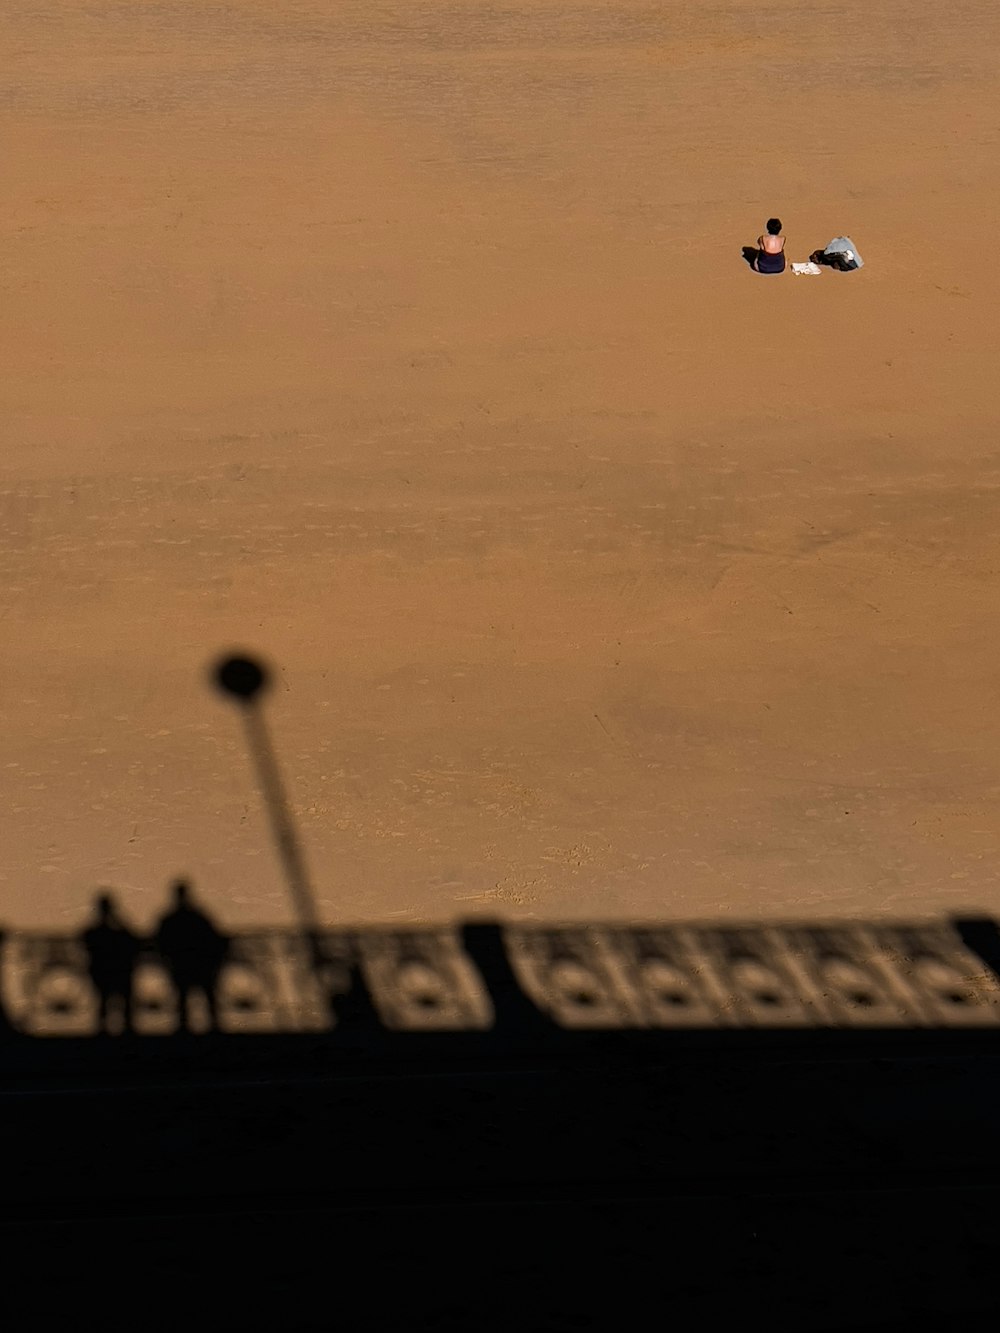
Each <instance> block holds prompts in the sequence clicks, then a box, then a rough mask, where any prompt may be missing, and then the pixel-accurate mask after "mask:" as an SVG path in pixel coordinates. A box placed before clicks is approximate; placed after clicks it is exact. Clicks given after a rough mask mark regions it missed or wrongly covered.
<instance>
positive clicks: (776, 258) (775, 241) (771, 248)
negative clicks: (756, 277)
mask: <svg viewBox="0 0 1000 1333" xmlns="http://www.w3.org/2000/svg"><path fill="white" fill-rule="evenodd" d="M784 250H785V238H784V236H782V234H781V219H780V218H768V220H767V228H766V230H765V232H764V234H763V236H758V237H757V259H756V262H755V264H754V268H755V269H756V270H757V272H758V273H783V272H784V271H785V254H784Z"/></svg>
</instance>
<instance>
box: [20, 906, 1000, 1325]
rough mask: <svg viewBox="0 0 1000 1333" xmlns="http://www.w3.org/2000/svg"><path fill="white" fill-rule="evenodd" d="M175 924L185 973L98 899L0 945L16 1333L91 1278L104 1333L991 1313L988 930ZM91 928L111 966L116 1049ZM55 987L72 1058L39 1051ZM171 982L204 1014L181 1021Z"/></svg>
mask: <svg viewBox="0 0 1000 1333" xmlns="http://www.w3.org/2000/svg"><path fill="white" fill-rule="evenodd" d="M178 912H182V913H184V915H182V916H181V917H178V915H177V913H178ZM189 912H196V913H197V920H195V919H194V918H192V917H189V916H188V915H186V914H187V913H189ZM206 920H208V921H210V914H209V913H208V911H207V909H206V908H205V906H204V905H202V904H196V903H195V902H194V901H193V895H192V893H191V891H190V890H185V891H184V892H182V893H180V895H178V890H177V889H176V887H175V888H174V896H173V905H172V906H169V907H168V911H167V913H166V915H165V916H164V918H163V922H164V923H166V922H169V921H173V922H174V923H175V925H176V926H178V927H181V926H182V927H183V930H181V929H179V928H178V930H177V932H176V934H177V939H180V940H181V941H189V940H194V941H196V944H195V956H196V957H199V958H202V957H208V958H210V960H211V963H212V968H213V969H216V964H217V960H218V952H217V948H216V945H215V943H214V942H215V941H217V940H218V939H223V940H225V945H226V957H225V961H224V963H223V965H222V966H221V967H218V968H217V969H216V970H213V971H211V973H210V974H209V973H207V972H205V971H201V970H195V969H193V968H192V967H191V966H190V965H189V964H188V962H187V961H185V962H184V964H183V965H181V967H180V970H179V971H178V964H177V962H176V959H177V957H178V954H179V952H180V950H179V946H177V945H176V942H175V939H174V934H173V932H167V933H166V934H165V933H164V928H163V925H161V926H159V927H158V928H157V929H155V930H154V931H153V933H152V934H151V935H150V937H149V938H148V939H141V938H140V937H138V936H137V935H135V933H134V931H132V930H131V928H129V927H127V925H126V924H125V923H123V922H122V920H121V918H120V916H119V915H118V913H117V911H116V910H114V905H113V902H111V901H110V895H107V894H105V895H104V898H103V899H102V902H101V903H100V904H99V906H98V910H97V915H96V918H95V919H92V921H91V922H89V923H85V924H84V926H83V929H82V930H81V933H80V934H79V935H77V936H65V937H59V936H53V935H28V934H23V933H18V932H11V933H9V934H8V935H7V937H6V940H5V948H4V954H3V969H4V995H5V997H6V998H7V1009H8V1016H9V1020H10V1023H11V1024H12V1025H13V1028H14V1029H15V1030H13V1031H11V1032H10V1033H9V1034H8V1037H7V1039H6V1040H5V1041H4V1042H3V1045H2V1048H0V1061H2V1064H3V1069H4V1077H3V1082H2V1084H0V1104H2V1106H3V1123H4V1127H5V1130H6V1140H7V1142H8V1143H10V1144H13V1145H16V1152H13V1153H12V1154H11V1155H10V1156H9V1158H8V1162H7V1165H6V1168H5V1189H4V1193H3V1204H2V1208H0V1245H2V1247H3V1251H4V1252H5V1254H6V1256H7V1257H8V1259H9V1260H10V1261H11V1262H12V1263H13V1260H14V1256H16V1265H15V1266H16V1272H17V1277H16V1281H15V1283H14V1286H15V1287H16V1288H17V1289H18V1290H19V1291H21V1293H22V1294H23V1295H24V1296H25V1298H26V1299H27V1300H28V1308H29V1310H30V1309H34V1312H35V1323H36V1325H40V1326H45V1319H46V1311H48V1312H49V1313H53V1312H54V1311H55V1309H56V1306H57V1305H58V1304H59V1303H60V1302H65V1306H66V1308H68V1309H71V1308H73V1307H74V1302H79V1300H80V1299H81V1293H85V1292H87V1290H88V1284H91V1283H96V1284H97V1290H98V1291H99V1290H100V1283H101V1282H102V1281H103V1280H106V1279H102V1276H101V1275H102V1273H103V1272H104V1266H105V1265H106V1262H107V1256H108V1254H109V1253H111V1254H113V1255H114V1262H115V1272H116V1277H115V1282H114V1287H113V1290H114V1293H115V1298H116V1299H120V1300H121V1301H122V1302H123V1303H124V1305H125V1306H127V1310H128V1312H127V1314H125V1315H123V1316H122V1318H121V1320H120V1322H117V1323H116V1322H115V1318H114V1317H113V1315H114V1310H113V1308H112V1307H111V1306H107V1305H105V1307H103V1308H105V1309H106V1311H107V1317H106V1318H105V1317H102V1327H128V1326H129V1320H134V1319H135V1302H136V1301H138V1302H139V1305H140V1308H141V1309H142V1311H143V1313H142V1323H143V1326H144V1327H151V1328H170V1327H178V1326H181V1325H183V1326H188V1327H191V1326H193V1327H208V1326H210V1325H211V1326H214V1327H240V1328H268V1327H275V1326H277V1325H281V1326H282V1327H292V1328H326V1327H329V1326H331V1325H332V1324H333V1322H334V1321H335V1319H336V1320H343V1319H344V1318H346V1317H348V1316H349V1318H350V1322H351V1326H352V1327H360V1328H366V1329H368V1328H370V1329H373V1330H374V1329H380V1328H386V1327H399V1326H404V1325H405V1326H406V1327H408V1328H410V1327H415V1328H418V1329H428V1330H429V1329H434V1328H455V1329H458V1328H467V1327H475V1328H477V1329H478V1328H483V1329H494V1328H495V1329H501V1328H504V1329H506V1328H509V1327H510V1326H511V1325H512V1324H516V1326H518V1327H523V1328H529V1329H550V1328H552V1329H560V1328H566V1329H576V1328H582V1329H587V1328H593V1329H599V1328H607V1327H612V1326H616V1325H621V1324H622V1321H625V1323H627V1324H629V1325H631V1323H633V1322H637V1321H641V1316H642V1314H643V1313H644V1311H645V1310H646V1309H648V1306H649V1302H650V1301H651V1300H653V1299H657V1300H660V1301H666V1300H667V1299H668V1298H669V1306H670V1309H671V1312H672V1314H673V1317H674V1318H675V1319H677V1320H680V1321H681V1322H682V1323H683V1324H685V1325H686V1324H690V1323H692V1321H696V1322H697V1326H699V1327H718V1326H722V1324H720V1321H732V1320H736V1319H738V1318H741V1317H745V1312H746V1308H747V1302H751V1303H753V1304H754V1305H759V1306H761V1307H765V1306H766V1308H767V1310H768V1318H769V1326H770V1327H775V1328H786V1327H787V1328H793V1327H794V1328H801V1327H805V1326H808V1327H809V1328H810V1329H851V1328H859V1329H862V1328H904V1327H913V1326H921V1325H920V1323H919V1320H920V1319H921V1318H927V1317H931V1316H932V1317H933V1322H934V1327H935V1328H948V1327H956V1328H957V1327H958V1322H959V1321H960V1320H961V1319H964V1320H968V1319H969V1318H971V1317H974V1316H975V1317H982V1316H983V1315H985V1314H987V1313H995V1312H996V1309H997V1299H996V1297H995V1295H994V1282H993V1268H992V1265H993V1264H994V1263H995V1261H996V1259H997V1258H998V1257H1000V1250H998V1240H1000V1229H998V1223H997V1221H996V1218H997V1216H998V1213H997V1203H998V1201H1000V1199H998V1190H1000V1143H998V1140H997V1136H996V1133H995V1122H996V1106H997V1096H998V1092H1000V1058H998V1056H1000V1050H998V1037H1000V1025H998V1021H997V1012H996V994H997V993H998V992H997V987H996V984H995V977H994V978H991V977H990V976H989V975H988V969H990V970H992V972H993V973H996V970H997V964H998V961H1000V934H998V931H997V927H996V924H995V923H994V922H993V921H991V920H989V919H988V918H985V917H980V918H971V917H970V918H968V919H964V920H962V921H958V922H955V923H926V922H924V923H907V922H904V923H884V922H878V923H836V922H835V923H825V924H823V925H817V924H814V923H808V924H806V925H796V924H791V925H786V926H783V927H781V928H776V927H775V926H774V925H772V924H770V923H769V924H768V925H767V926H766V927H765V926H757V925H755V924H753V923H750V924H749V925H746V926H740V927H736V926H732V925H730V924H725V925H720V924H719V923H711V922H706V923H694V924H691V923H680V924H678V923H671V924H657V923H652V924H646V925H643V926H618V925H609V926H601V925H590V924H588V925H586V926H577V925H574V924H572V923H569V924H561V925H557V926H550V927H546V926H532V927H531V928H530V929H526V928H514V927H510V928H507V929H501V927H499V926H498V925H497V924H496V923H492V922H488V921H485V922H470V923H467V924H466V925H465V926H463V927H461V928H459V929H457V930H452V931H432V930H429V929H428V930H418V929H411V930H409V931H405V932H400V931H387V930H382V931H380V930H376V929H373V930H370V931H366V930H345V931H334V930H326V931H322V932H320V933H319V934H318V935H317V937H316V938H315V939H314V940H306V939H304V938H303V936H302V934H301V932H297V931H295V930H273V931H262V932H247V933H243V934H240V933H230V934H227V933H226V932H225V931H224V930H223V929H222V928H221V927H219V926H218V925H216V924H215V923H211V934H208V933H207V932H205V931H204V927H203V924H202V923H203V922H204V921H206ZM105 926H106V927H107V928H108V929H109V930H111V931H120V930H128V932H129V934H130V935H131V936H132V937H133V938H135V939H137V940H138V959H137V962H136V965H135V968H134V970H133V973H132V978H133V983H134V992H135V993H134V994H133V995H132V1010H133V1019H134V1022H133V1025H132V1028H131V1030H130V1029H129V1027H128V1025H127V1024H126V1023H124V1022H121V1023H118V1022H115V1023H113V1024H112V1026H113V1027H114V1028H115V1032H114V1033H113V1034H112V1035H111V1036H109V1035H108V1032H107V1030H106V1027H105V1018H106V1010H105V1008H103V1007H102V1005H103V999H102V997H103V995H104V993H105V992H106V993H107V994H108V995H109V996H111V997H113V998H114V1000H115V1003H116V1005H117V1006H118V1009H119V1013H120V1014H121V1013H124V1011H125V1008H126V1004H127V999H126V997H125V994H124V993H123V991H122V985H123V982H122V972H121V969H120V966H119V960H120V959H121V958H122V957H125V956H126V953H125V949H124V947H121V949H120V952H119V946H121V941H120V940H119V939H118V938H117V937H116V938H115V939H114V941H113V944H114V948H113V949H112V948H110V947H109V955H110V956H111V957H112V958H113V959H114V961H115V965H116V969H115V970H112V972H111V973H110V976H111V981H112V982H113V984H111V982H109V981H108V979H107V978H108V975H109V974H106V973H101V974H100V975H101V977H102V985H103V991H102V990H101V989H100V988H99V986H98V984H97V981H96V980H95V979H94V976H93V973H92V970H91V969H92V967H93V958H94V957H95V956H102V955H101V954H100V951H99V950H98V954H97V955H95V954H94V953H93V952H92V950H93V941H94V939H95V935H94V933H93V932H94V931H95V930H96V929H99V928H103V927H105ZM97 938H99V939H103V938H104V936H101V937H97ZM88 940H89V941H90V944H89V945H88V944H87V941H88ZM206 941H209V942H211V948H209V947H208V946H207V944H206ZM167 942H169V943H167ZM203 946H204V952H203ZM160 947H166V948H167V950H168V952H167V958H168V959H169V966H168V963H167V961H165V959H164V958H163V957H160V955H159V954H158V950H159V949H160ZM969 950H973V951H974V954H973V953H969ZM317 956H318V961H317ZM157 959H159V962H158V964H157ZM49 964H52V965H53V966H54V967H56V968H57V969H58V971H59V977H60V978H61V980H60V982H59V987H60V988H59V989H58V991H57V993H58V994H59V995H71V994H75V995H77V996H78V997H79V1002H80V1004H81V1005H84V1006H85V1007H86V1012H87V1014H88V1015H89V1016H90V1020H89V1021H91V1024H92V1031H93V1034H94V1035H91V1036H82V1035H64V1036H59V1035H51V1034H50V1035H39V1034H38V1025H39V1024H41V1025H44V1022H45V1018H44V1009H43V1008H39V1007H38V1006H33V1004H32V1001H31V985H30V984H28V982H30V981H31V978H34V982H33V983H32V984H34V985H36V988H37V987H41V988H42V990H43V991H44V988H45V987H46V986H47V985H49V981H47V980H45V978H46V977H47V975H48V974H49V971H50V967H49ZM154 965H158V966H159V967H160V969H161V973H162V979H163V980H164V985H163V987H162V988H161V989H160V990H156V988H155V987H154V988H153V989H151V990H144V989H143V988H144V987H148V985H149V976H148V975H147V976H145V977H143V975H142V973H143V969H147V970H148V969H149V968H151V967H153V966H154ZM11 969H12V970H14V971H16V970H17V969H20V970H21V973H22V977H21V982H19V983H17V984H14V983H13V982H12V981H11V979H10V976H9V975H8V973H9V970H11ZM74 969H75V971H76V976H77V978H78V980H79V983H80V984H79V986H78V987H77V988H76V989H75V990H74V989H73V987H72V986H69V985H68V982H67V978H68V977H69V975H70V974H71V973H72V972H73V971H74ZM254 975H256V976H257V977H258V978H260V977H270V978H271V980H272V981H276V984H275V985H274V986H273V987H271V988H270V989H269V986H270V982H268V984H267V985H264V984H263V983H261V984H259V985H257V988H256V989H254V986H253V984H251V982H252V977H253V976H254ZM195 977H197V978H198V980H197V982H196V981H195ZM195 985H198V986H203V987H205V986H210V985H213V986H214V988H215V996H216V1003H215V1007H214V1009H213V1008H212V1007H211V1006H210V1005H209V1004H208V1002H207V1000H206V998H205V996H204V995H203V996H202V999H201V1005H200V1009H201V1014H200V1017H199V1018H198V1019H197V1021H194V1022H187V1023H186V1022H185V1021H184V1020H183V1017H182V1015H183V1013H184V1011H185V1010H186V1009H187V1007H188V1006H189V1005H192V1004H193V1001H192V997H191V996H190V995H188V994H187V991H188V990H189V989H190V988H191V987H192V986H195ZM234 987H235V990H234ZM241 987H242V988H243V990H241V989H240V988H241ZM463 988H464V989H463ZM835 992H836V993H835ZM241 994H242V995H243V996H244V1000H245V1005H244V1007H243V1008H241V1007H240V1004H239V1003H236V1002H234V996H235V999H236V1000H238V999H239V995H241ZM147 995H158V996H160V997H162V998H161V1001H160V1002H159V1004H158V1005H154V1006H153V1007H152V1008H151V1009H149V1010H148V1011H147V1009H146V1004H145V998H144V997H145V996H147ZM254 996H256V1000H254V1002H253V1003H251V1000H253V997H254ZM612 999H613V1000H614V1004H612V1003H611V1001H612ZM463 1004H464V1008H463ZM824 1005H825V1006H827V1007H826V1008H824V1007H823V1006H824ZM838 1005H841V1006H843V1008H842V1009H838V1008H837V1006H838ZM831 1006H832V1007H831ZM890 1009H891V1013H890V1012H889V1010H890ZM263 1010H267V1015H268V1016H269V1020H270V1024H271V1025H270V1027H269V1028H268V1029H267V1030H261V1029H260V1026H259V1022H258V1028H257V1030H254V1029H253V1022H254V1021H258V1020H260V1019H261V1017H262V1011H263ZM883 1011H884V1012H883ZM936 1014H937V1015H939V1017H938V1018H937V1019H936V1020H935V1017H934V1016H935V1015H936ZM948 1014H950V1015H951V1017H950V1018H949V1017H947V1015H948ZM31 1015H35V1017H34V1018H33V1019H32V1018H31V1017H30V1016H31ZM441 1015H445V1016H446V1017H445V1019H444V1025H443V1026H440V1027H436V1028H435V1027H434V1026H433V1024H434V1023H436V1022H438V1021H440V1020H441ZM447 1015H451V1017H447ZM71 1017H72V1015H71V1014H70V1013H69V1011H68V1009H67V1007H66V1004H65V1002H63V1006H62V1008H60V1007H59V1006H57V1012H56V1013H55V1014H54V1015H53V1017H52V1022H53V1023H55V1024H56V1025H58V1024H59V1023H63V1024H65V1023H67V1022H68V1021H69V1019H70V1018H71ZM871 1018H874V1019H875V1021H874V1022H872V1021H869V1019H871ZM245 1020H246V1021H247V1022H249V1023H250V1027H249V1029H247V1030H244V1029H243V1028H242V1027H241V1024H242V1023H243V1022H244V1021H245ZM31 1022H34V1023H35V1025H36V1027H35V1033H36V1035H30V1034H29V1033H28V1032H26V1030H25V1025H26V1024H29V1025H30V1023H31ZM408 1023H409V1024H410V1026H409V1027H408V1026H407V1024H408ZM143 1024H146V1025H147V1028H148V1027H149V1025H150V1024H151V1025H152V1028H153V1029H155V1030H149V1031H147V1033H146V1034H145V1035H144V1034H143V1031H142V1028H143ZM310 1024H311V1025H312V1026H310ZM421 1025H422V1026H421ZM220 1029H222V1030H220ZM132 1283H134V1284H135V1290H134V1293H132V1288H131V1286H130V1284H132ZM151 1283H152V1284H153V1285H154V1287H155V1289H156V1291H157V1298H156V1300H155V1301H153V1302H152V1303H150V1300H149V1296H148V1291H147V1294H145V1295H144V1294H143V1291H144V1289H146V1288H148V1287H149V1285H150V1284H151ZM194 1285H196V1286H197V1287H198V1289H199V1291H203V1293H204V1294H203V1295H202V1296H200V1297H199V1300H198V1305H197V1310H196V1311H195V1312H194V1314H193V1315H192V1312H191V1310H190V1308H189V1306H188V1305H187V1304H186V1303H187V1302H189V1301H190V1300H191V1290H192V1287H193V1286H194ZM331 1292H335V1293H336V1309H335V1312H331V1308H330V1302H331V1301H332V1296H331ZM126 1293H131V1294H129V1295H128V1296H126ZM104 1299H105V1300H107V1293H105V1298H104ZM32 1302H35V1305H34V1306H33V1305H32ZM804 1304H806V1305H808V1308H809V1317H808V1319H804V1318H803V1317H802V1310H803V1306H804ZM741 1312H742V1313H741ZM914 1320H917V1321H918V1323H917V1324H916V1325H914ZM949 1321H953V1322H949Z"/></svg>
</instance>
